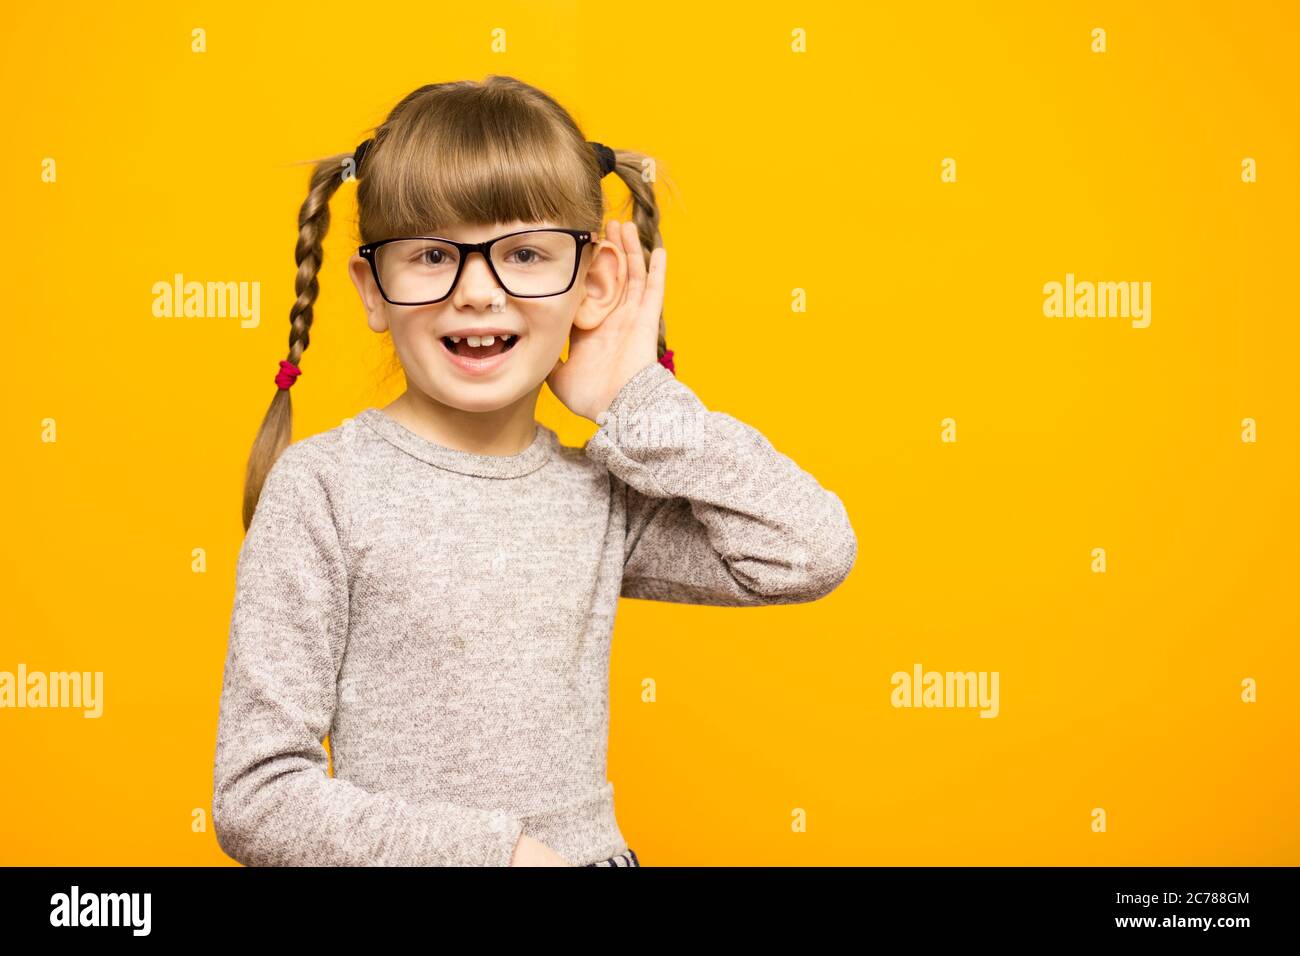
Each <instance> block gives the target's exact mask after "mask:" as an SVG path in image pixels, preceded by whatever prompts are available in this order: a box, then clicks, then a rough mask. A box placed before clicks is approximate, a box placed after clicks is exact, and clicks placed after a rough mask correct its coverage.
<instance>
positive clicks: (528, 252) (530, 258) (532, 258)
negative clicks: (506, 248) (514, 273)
mask: <svg viewBox="0 0 1300 956" xmlns="http://www.w3.org/2000/svg"><path fill="white" fill-rule="evenodd" d="M518 255H524V256H525V258H523V259H514V262H515V264H516V265H521V266H531V265H536V264H537V263H538V262H540V261H541V260H542V259H543V258H544V257H543V256H542V254H541V253H540V252H538V251H537V250H536V249H533V248H531V247H529V246H524V247H523V248H522V249H516V250H515V251H514V252H512V253H510V256H511V257H512V258H513V257H514V256H518Z"/></svg>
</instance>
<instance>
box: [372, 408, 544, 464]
mask: <svg viewBox="0 0 1300 956" xmlns="http://www.w3.org/2000/svg"><path fill="white" fill-rule="evenodd" d="M356 417H357V420H358V421H360V422H363V423H364V424H366V425H367V426H369V427H370V428H371V429H373V430H374V431H375V432H377V433H378V434H379V435H380V436H381V437H382V438H384V439H385V440H387V441H388V442H389V443H390V444H392V445H395V446H396V447H398V448H400V449H401V450H402V451H405V452H406V453H407V454H410V455H413V456H414V457H416V458H418V459H420V460H421V461H425V462H428V463H429V464H431V465H436V466H438V467H439V468H444V469H446V470H447V471H454V472H458V473H459V474H462V475H474V476H477V477H479V478H522V477H523V476H524V475H528V474H531V473H532V472H534V471H536V470H537V469H538V468H541V467H542V465H544V464H546V463H547V462H548V461H549V460H550V458H551V452H552V450H553V448H554V437H555V434H554V432H552V431H551V430H550V429H549V428H547V427H546V426H545V425H543V424H541V422H534V423H533V424H534V426H535V428H534V430H533V440H532V442H531V443H530V444H529V445H528V447H527V448H525V449H524V450H523V451H521V452H517V453H516V454H513V455H481V454H478V453H476V452H469V451H462V450H460V449H458V448H448V447H447V446H445V445H439V444H438V443H437V442H434V441H430V440H429V439H427V438H425V437H424V436H423V435H417V434H416V433H415V432H413V431H411V430H410V429H409V428H407V427H406V426H405V425H403V424H402V423H401V422H399V421H398V420H397V419H395V418H393V417H391V416H390V415H389V414H388V413H387V412H385V411H383V410H381V409H379V408H374V407H371V408H367V409H365V410H364V411H361V412H359V413H358V414H357V416H356Z"/></svg>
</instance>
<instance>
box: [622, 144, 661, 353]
mask: <svg viewBox="0 0 1300 956" xmlns="http://www.w3.org/2000/svg"><path fill="white" fill-rule="evenodd" d="M613 154H614V168H613V170H612V171H613V172H614V173H615V174H616V175H617V176H618V178H619V179H621V180H622V181H623V182H624V183H625V184H626V185H627V188H628V191H629V192H630V193H631V194H632V195H631V202H632V221H633V222H634V223H636V231H637V235H638V236H640V238H641V249H642V251H643V253H644V255H645V264H646V268H647V269H648V268H650V253H652V252H653V251H654V250H655V249H656V248H658V247H659V246H661V245H663V237H662V236H660V234H659V203H658V202H657V201H656V199H655V192H654V183H653V182H647V181H646V179H645V177H644V176H643V174H642V170H643V168H644V166H645V161H646V160H648V159H649V157H647V156H645V155H644V154H642V153H637V152H634V151H632V150H629V149H617V150H613ZM650 161H651V162H652V163H653V160H650ZM658 357H659V360H660V362H662V363H663V364H665V365H667V366H668V368H670V369H671V368H672V367H673V365H672V353H671V352H669V351H668V325H667V322H666V321H665V319H664V317H663V314H662V313H660V315H659V356H658Z"/></svg>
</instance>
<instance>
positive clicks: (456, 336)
mask: <svg viewBox="0 0 1300 956" xmlns="http://www.w3.org/2000/svg"><path fill="white" fill-rule="evenodd" d="M451 341H452V343H453V344H454V343H456V342H459V341H460V336H459V335H453V336H451Z"/></svg>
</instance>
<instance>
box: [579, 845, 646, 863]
mask: <svg viewBox="0 0 1300 956" xmlns="http://www.w3.org/2000/svg"><path fill="white" fill-rule="evenodd" d="M587 865H588V866H640V865H641V862H640V861H639V860H638V859H637V858H636V851H635V850H633V849H632V848H631V847H628V848H627V852H626V853H618V854H616V855H614V856H611V857H610V858H609V859H608V860H601V861H600V862H598V863H588V864H587Z"/></svg>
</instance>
